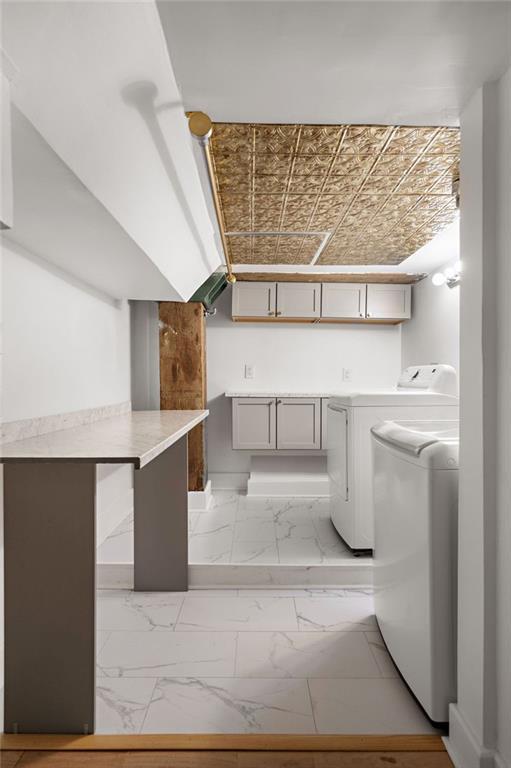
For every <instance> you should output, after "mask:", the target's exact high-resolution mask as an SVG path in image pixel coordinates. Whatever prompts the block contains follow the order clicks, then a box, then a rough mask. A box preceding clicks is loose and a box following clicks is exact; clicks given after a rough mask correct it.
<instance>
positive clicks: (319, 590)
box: [238, 587, 372, 597]
mask: <svg viewBox="0 0 511 768" xmlns="http://www.w3.org/2000/svg"><path fill="white" fill-rule="evenodd" d="M352 592H353V594H352ZM363 594H367V595H370V594H372V592H370V591H367V592H364V591H363V590H360V592H359V591H357V590H351V589H344V588H339V589H335V588H334V587H301V588H297V589H293V588H292V587H291V588H289V589H285V588H275V589H273V588H271V587H268V588H267V589H259V588H257V587H256V588H254V589H248V588H247V589H239V590H238V596H239V597H356V596H358V595H363Z"/></svg>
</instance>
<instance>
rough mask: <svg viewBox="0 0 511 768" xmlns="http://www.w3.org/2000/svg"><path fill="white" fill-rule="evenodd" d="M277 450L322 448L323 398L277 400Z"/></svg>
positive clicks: (283, 398) (284, 398)
mask: <svg viewBox="0 0 511 768" xmlns="http://www.w3.org/2000/svg"><path fill="white" fill-rule="evenodd" d="M277 448H280V449H285V450H303V449H305V450H310V449H315V448H317V449H319V448H321V398H319V397H313V398H301V397H282V398H278V399H277Z"/></svg>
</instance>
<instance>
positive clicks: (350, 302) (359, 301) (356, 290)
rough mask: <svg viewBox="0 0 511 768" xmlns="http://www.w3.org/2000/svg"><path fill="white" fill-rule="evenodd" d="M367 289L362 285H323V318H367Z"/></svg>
mask: <svg viewBox="0 0 511 768" xmlns="http://www.w3.org/2000/svg"><path fill="white" fill-rule="evenodd" d="M366 287H367V286H366V285H365V284H362V283H323V298H322V301H321V317H331V318H339V319H344V318H350V317H353V318H361V317H365V316H366Z"/></svg>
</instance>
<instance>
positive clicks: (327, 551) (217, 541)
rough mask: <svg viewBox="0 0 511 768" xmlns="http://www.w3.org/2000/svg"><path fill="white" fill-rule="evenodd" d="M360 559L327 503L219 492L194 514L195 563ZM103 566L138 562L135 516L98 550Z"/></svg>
mask: <svg viewBox="0 0 511 768" xmlns="http://www.w3.org/2000/svg"><path fill="white" fill-rule="evenodd" d="M346 560H350V561H353V562H355V563H356V562H363V561H361V560H360V559H357V558H355V557H354V556H353V555H352V553H351V552H350V551H349V549H348V548H347V547H346V546H345V544H344V543H343V541H342V539H341V538H340V536H339V535H338V533H337V531H336V530H335V528H334V526H333V525H332V522H331V520H330V515H329V503H328V499H325V498H318V499H300V498H292V499H276V498H273V499H262V498H254V497H248V496H246V495H244V494H240V493H238V492H236V491H217V492H215V493H214V494H213V503H212V505H211V507H210V509H209V510H207V511H206V512H191V513H190V514H189V561H190V563H191V564H236V565H244V564H245V565H279V564H280V565H308V566H309V565H336V564H339V563H341V562H346ZM98 561H99V562H100V563H132V562H133V516H132V515H130V516H129V517H128V518H126V520H125V521H124V522H123V523H121V525H120V526H119V527H118V528H117V529H116V530H115V531H114V532H113V533H112V534H111V535H110V536H109V537H108V539H106V541H105V542H104V543H103V544H102V545H101V546H100V547H99V550H98Z"/></svg>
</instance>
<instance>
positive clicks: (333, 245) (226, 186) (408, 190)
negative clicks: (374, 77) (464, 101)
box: [212, 123, 459, 265]
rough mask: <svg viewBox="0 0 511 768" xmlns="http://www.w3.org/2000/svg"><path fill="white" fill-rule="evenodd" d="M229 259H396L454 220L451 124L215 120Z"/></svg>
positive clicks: (455, 139)
mask: <svg viewBox="0 0 511 768" xmlns="http://www.w3.org/2000/svg"><path fill="white" fill-rule="evenodd" d="M212 154H213V162H214V168H215V175H216V183H217V188H218V192H219V195H220V201H221V206H222V212H223V217H224V224H225V229H226V231H227V233H228V243H229V249H230V256H231V260H232V262H233V263H234V264H275V265H278V264H296V265H306V264H321V265H349V264H353V265H356V264H399V263H400V262H401V261H403V259H406V258H407V257H408V256H410V255H411V254H412V253H415V251H417V250H418V249H419V248H421V247H422V246H423V245H425V244H426V243H427V242H428V241H429V240H431V239H432V238H433V237H434V235H436V234H437V233H438V232H439V231H440V230H441V229H443V228H444V227H445V226H447V224H449V223H450V222H451V221H452V220H453V219H454V216H455V211H456V202H455V197H454V196H453V194H452V180H453V178H454V177H457V175H458V166H459V129H458V128H446V127H440V128H434V127H412V128H411V127H402V126H379V125H260V124H254V123H250V124H247V123H215V124H214V126H213V136H212Z"/></svg>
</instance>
